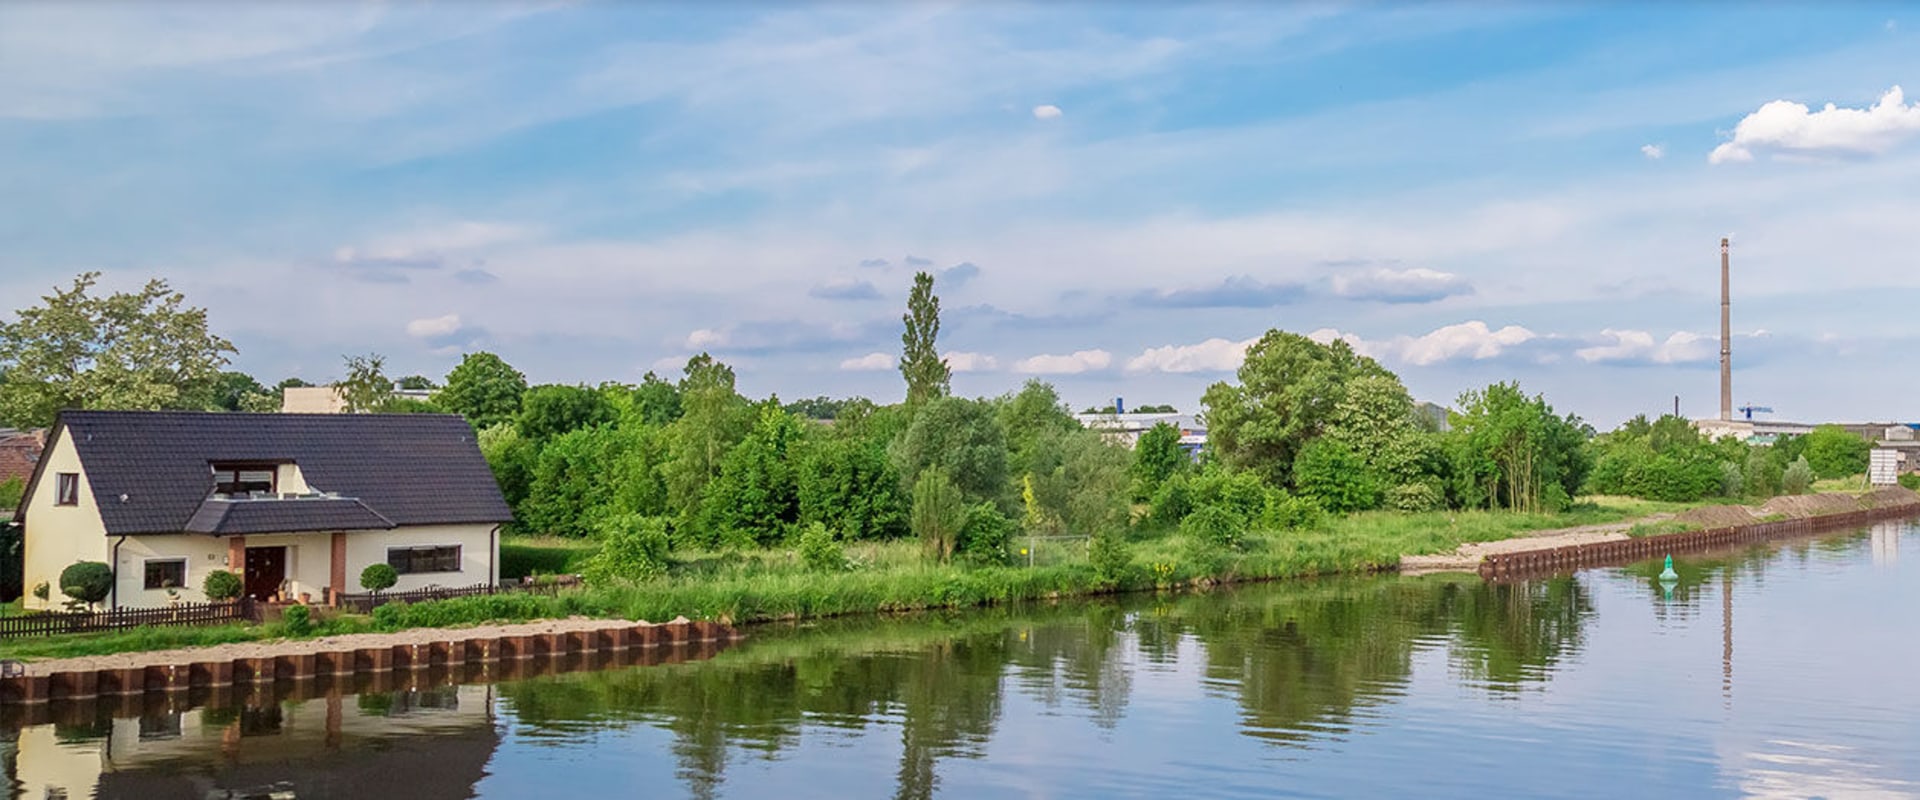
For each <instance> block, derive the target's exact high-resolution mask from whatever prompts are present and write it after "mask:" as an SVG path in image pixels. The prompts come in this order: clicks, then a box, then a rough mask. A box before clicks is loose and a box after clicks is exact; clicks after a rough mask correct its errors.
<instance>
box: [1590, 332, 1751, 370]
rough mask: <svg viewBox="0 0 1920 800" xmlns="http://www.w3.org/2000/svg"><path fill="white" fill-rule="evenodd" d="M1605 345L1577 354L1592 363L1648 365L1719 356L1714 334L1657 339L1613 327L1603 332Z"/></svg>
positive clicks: (1692, 334)
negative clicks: (1661, 340)
mask: <svg viewBox="0 0 1920 800" xmlns="http://www.w3.org/2000/svg"><path fill="white" fill-rule="evenodd" d="M1600 337H1601V338H1602V339H1603V340H1605V342H1604V343H1603V344H1597V345H1593V346H1591V347H1583V348H1580V349H1579V350H1575V351H1574V352H1573V354H1574V356H1575V357H1577V358H1579V359H1580V360H1581V361H1585V362H1587V363H1589V364H1604V363H1622V362H1639V363H1646V364H1692V363H1700V362H1705V361H1712V360H1713V359H1715V358H1717V357H1718V355H1719V350H1718V345H1717V343H1716V342H1715V341H1714V339H1713V337H1711V336H1705V335H1702V334H1698V333H1691V332H1688V331H1680V332H1678V333H1675V334H1673V335H1672V336H1668V337H1667V339H1666V341H1664V342H1656V341H1654V338H1653V334H1651V333H1648V332H1646V331H1633V330H1614V329H1612V328H1608V329H1606V330H1603V331H1601V332H1600Z"/></svg>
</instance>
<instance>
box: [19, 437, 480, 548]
mask: <svg viewBox="0 0 1920 800" xmlns="http://www.w3.org/2000/svg"><path fill="white" fill-rule="evenodd" d="M54 430H55V435H58V436H69V437H72V439H73V444H74V447H75V448H77V449H78V451H79V453H80V463H81V464H82V466H83V467H84V468H85V469H86V472H87V480H88V482H89V484H90V485H91V487H92V490H93V497H94V500H95V501H96V502H97V503H99V506H100V516H101V519H102V521H104V522H105V523H106V527H107V533H108V534H109V535H114V536H118V535H121V534H135V533H180V532H182V531H185V530H187V525H188V523H189V521H191V520H194V519H195V518H196V515H198V514H199V512H200V511H201V510H202V506H203V504H204V502H205V501H206V500H207V498H208V497H209V495H211V494H212V492H213V474H212V472H211V470H210V468H209V465H210V464H211V463H212V462H216V461H224V462H246V461H253V462H282V463H285V462H292V463H294V464H297V465H298V466H299V467H300V473H301V475H302V476H303V477H304V478H306V481H307V484H308V486H310V487H311V488H312V489H313V490H314V491H317V492H327V493H330V494H335V495H339V496H340V497H347V498H354V499H356V500H358V501H359V504H361V505H363V507H364V508H366V509H368V510H370V511H372V512H373V513H374V514H375V515H376V516H378V517H381V518H384V519H385V520H387V521H388V522H389V523H391V524H392V525H435V524H459V523H494V522H506V521H508V520H510V519H512V512H510V511H509V510H508V509H507V503H506V501H505V500H504V499H503V498H502V497H501V496H500V487H499V484H497V483H495V482H494V479H493V472H492V471H491V470H489V469H488V468H487V462H486V459H485V458H482V457H481V455H480V448H479V445H478V444H477V443H476V441H475V438H474V433H473V428H472V427H471V426H469V425H468V424H467V422H466V420H464V419H461V418H460V417H457V416H451V415H444V414H238V413H219V412H191V411H67V412H62V413H61V415H60V420H59V422H58V423H56V424H55V426H54ZM123 498H124V499H123ZM248 502H260V503H262V504H263V505H264V504H266V503H268V502H269V501H248ZM271 502H275V503H278V502H287V503H294V502H314V501H295V500H288V501H271ZM235 505H236V506H238V505H239V504H238V503H236V504H235ZM237 510H238V509H237V508H236V509H233V510H229V511H228V512H227V513H226V514H223V515H221V516H222V521H220V522H219V523H217V525H228V524H233V525H241V524H245V525H253V524H255V522H256V521H257V520H260V519H264V518H265V517H267V516H271V515H273V514H278V513H285V512H277V511H241V512H240V514H241V515H242V516H241V517H238V518H235V517H233V514H234V512H235V511H237ZM208 513H209V514H211V513H212V512H211V511H209V512H208ZM327 513H329V514H331V513H334V512H332V511H328V512H327ZM255 515H260V516H255ZM229 518H231V520H232V521H229ZM309 519H310V518H309ZM356 519H361V520H365V519H367V518H366V517H365V516H364V515H361V516H357V517H356ZM202 522H203V524H204V522H205V520H203V521H202ZM380 527H384V526H380ZM234 532H235V533H238V532H239V531H234Z"/></svg>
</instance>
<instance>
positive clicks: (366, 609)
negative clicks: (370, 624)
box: [339, 575, 580, 614]
mask: <svg viewBox="0 0 1920 800" xmlns="http://www.w3.org/2000/svg"><path fill="white" fill-rule="evenodd" d="M579 585H580V576H578V575H553V576H548V577H546V578H543V579H540V580H533V579H531V578H529V579H527V580H523V581H520V582H518V583H503V584H500V585H497V586H496V585H494V584H490V583H476V584H474V585H472V586H457V587H441V586H431V587H428V588H425V589H414V590H412V591H407V592H369V593H366V594H343V595H340V598H339V602H340V608H341V610H343V611H351V612H353V613H356V614H371V613H373V610H374V609H376V608H379V607H381V606H384V605H386V604H388V603H423V602H426V601H429V600H449V599H452V598H455V597H474V596H476V595H491V594H506V593H508V592H524V593H528V594H544V595H555V594H559V593H560V590H562V589H566V588H571V587H577V586H579Z"/></svg>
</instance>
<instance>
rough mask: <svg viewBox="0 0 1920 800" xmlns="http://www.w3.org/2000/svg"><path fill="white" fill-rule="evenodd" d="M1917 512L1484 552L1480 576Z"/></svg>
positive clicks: (1497, 577) (1570, 566)
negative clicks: (1524, 550)
mask: <svg viewBox="0 0 1920 800" xmlns="http://www.w3.org/2000/svg"><path fill="white" fill-rule="evenodd" d="M1915 515H1920V504H1915V505H1903V506H1891V507H1888V508H1876V509H1868V510H1864V511H1849V512H1847V513H1844V514H1825V515H1821V516H1817V517H1802V518H1799V519H1787V520H1780V521H1778V522H1760V523H1755V524H1752V525H1737V526H1734V527H1731V528H1712V529H1709V530H1703V531H1687V532H1684V533H1668V534H1662V535H1660V536H1647V537H1643V538H1639V539H1625V540H1621V541H1614V542H1593V543H1590V544H1580V545H1569V546H1567V547H1556V548H1553V549H1551V550H1532V551H1527V552H1520V553H1501V554H1496V555H1489V556H1487V557H1486V559H1485V560H1483V561H1481V562H1480V577H1482V578H1486V579H1487V580H1490V581H1505V580H1521V579H1525V578H1534V577H1541V576H1546V575H1554V574H1559V573H1565V572H1572V571H1574V570H1579V569H1587V568H1590V567H1617V566H1622V565H1626V564H1632V563H1634V562H1637V561H1645V560H1647V559H1650V558H1659V557H1661V556H1664V555H1669V554H1679V553H1697V552H1700V551H1703V550H1716V549H1721V548H1726V547H1732V546H1737V545H1742V544H1752V543H1757V542H1764V541H1768V540H1772V539H1785V538H1791V537H1795V536H1809V535H1812V534H1815V533H1819V532H1821V531H1829V530H1836V529H1840V528H1854V527H1859V526H1861V525H1867V524H1871V523H1874V522H1881V521H1885V520H1890V519H1901V518H1905V517H1912V516H1915Z"/></svg>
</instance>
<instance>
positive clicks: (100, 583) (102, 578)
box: [60, 561, 113, 605]
mask: <svg viewBox="0 0 1920 800" xmlns="http://www.w3.org/2000/svg"><path fill="white" fill-rule="evenodd" d="M60 591H61V593H63V594H65V595H66V596H68V597H71V598H73V599H75V600H78V601H80V602H82V603H86V604H87V605H93V604H95V603H98V602H100V601H102V600H105V599H107V595H108V594H111V593H112V592H113V568H111V567H108V566H107V565H105V564H102V563H100V562H98V561H80V562H76V563H74V564H73V565H72V566H69V567H67V568H66V569H63V570H61V571H60Z"/></svg>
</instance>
